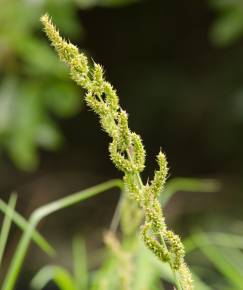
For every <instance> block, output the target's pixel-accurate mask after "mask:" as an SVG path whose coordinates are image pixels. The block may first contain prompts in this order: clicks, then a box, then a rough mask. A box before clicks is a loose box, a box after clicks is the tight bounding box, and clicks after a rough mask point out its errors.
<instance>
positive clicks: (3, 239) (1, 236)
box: [0, 194, 17, 267]
mask: <svg viewBox="0 0 243 290" xmlns="http://www.w3.org/2000/svg"><path fill="white" fill-rule="evenodd" d="M16 201H17V196H16V194H11V196H10V198H9V202H8V206H9V207H8V209H7V211H6V213H5V217H4V220H3V224H2V229H1V233H0V267H1V264H2V258H3V254H4V251H5V247H6V243H7V239H8V236H9V231H10V227H11V223H12V219H13V211H14V208H15V205H16Z"/></svg>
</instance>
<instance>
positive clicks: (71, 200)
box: [2, 179, 123, 290]
mask: <svg viewBox="0 0 243 290" xmlns="http://www.w3.org/2000/svg"><path fill="white" fill-rule="evenodd" d="M113 187H118V188H120V189H122V187H123V182H122V181H121V180H120V179H114V180H110V181H107V182H104V183H101V184H99V185H96V186H93V187H90V188H89V189H86V190H82V191H80V192H77V193H74V194H72V195H70V196H67V197H64V198H61V199H59V200H57V201H54V202H51V203H49V204H47V205H44V206H41V207H39V208H37V209H36V210H35V211H34V212H33V213H32V215H31V216H30V220H29V225H28V227H27V229H26V231H25V232H24V234H23V235H22V238H21V240H20V242H19V244H18V247H17V249H16V251H15V254H14V257H13V259H12V261H11V264H10V267H9V270H8V273H7V276H6V278H5V280H4V282H3V286H2V290H13V289H14V286H15V284H16V281H17V279H18V276H19V273H20V269H21V265H22V263H23V261H24V258H25V255H26V252H27V249H28V246H29V243H30V240H31V237H32V234H33V231H34V229H35V228H36V226H37V224H38V223H39V222H40V220H41V219H43V218H44V217H46V216H47V215H49V214H51V213H54V212H56V211H58V210H61V209H63V208H66V207H69V206H71V205H73V204H76V203H78V202H80V201H83V200H86V199H88V198H90V197H93V196H95V195H97V194H99V193H101V192H103V191H106V190H108V189H111V188H113Z"/></svg>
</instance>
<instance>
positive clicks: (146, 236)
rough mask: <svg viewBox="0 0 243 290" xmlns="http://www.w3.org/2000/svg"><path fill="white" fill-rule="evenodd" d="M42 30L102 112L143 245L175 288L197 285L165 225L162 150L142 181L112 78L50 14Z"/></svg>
mask: <svg viewBox="0 0 243 290" xmlns="http://www.w3.org/2000/svg"><path fill="white" fill-rule="evenodd" d="M41 21H42V23H43V25H44V30H45V32H46V34H47V36H48V37H49V39H50V41H51V43H52V46H54V48H55V49H56V51H57V53H58V55H59V57H60V59H61V60H62V61H63V62H65V63H66V64H67V65H68V66H69V68H70V74H71V78H72V79H73V80H74V81H75V82H76V83H77V84H78V85H79V86H81V87H82V88H83V89H84V90H85V91H86V95H85V101H86V103H87V105H88V106H89V107H90V108H91V109H92V110H93V111H94V112H95V113H96V114H97V115H98V116H99V119H100V124H101V126H102V128H103V130H104V131H105V132H106V133H107V134H108V135H109V136H110V137H111V139H112V141H111V143H110V145H109V152H110V158H111V160H112V162H113V163H114V164H115V166H116V167H117V168H118V169H119V170H121V171H122V172H123V173H124V184H125V187H126V188H127V191H128V192H129V196H130V198H131V199H133V200H134V201H136V202H137V204H138V205H139V207H140V208H141V209H142V212H143V215H144V224H143V226H142V227H141V237H142V239H143V241H144V243H145V245H146V246H147V247H148V248H149V249H150V250H151V251H152V252H153V253H154V254H155V255H156V256H157V257H158V258H159V259H160V260H161V261H162V262H166V263H168V264H169V265H170V267H171V269H172V271H173V273H174V277H175V284H176V287H177V289H183V290H191V289H193V285H192V278H191V274H190V271H189V270H188V268H187V266H186V264H185V262H184V247H183V245H182V243H181V241H180V238H179V236H177V235H175V234H174V233H173V232H172V231H169V230H167V227H166V224H165V221H164V216H163V212H162V208H161V205H160V202H159V200H158V196H159V194H160V193H161V192H162V191H163V187H164V184H165V181H166V177H167V173H168V166H167V160H166V157H165V155H164V153H162V152H160V153H159V154H158V156H157V162H158V165H159V169H158V170H157V171H155V174H154V179H153V180H152V181H151V182H150V183H147V184H146V185H144V184H143V182H142V180H141V177H140V173H141V172H142V171H143V169H144V166H145V165H144V164H145V155H146V154H145V150H144V147H143V144H142V140H141V137H140V136H139V135H138V134H136V133H134V132H132V131H131V130H130V129H129V127H128V115H127V113H126V112H125V111H124V110H122V109H121V107H120V105H119V98H118V96H117V93H116V91H115V90H114V88H113V87H112V86H111V84H110V83H108V82H107V81H105V79H104V72H103V68H102V67H101V66H100V65H99V64H96V63H94V65H93V66H91V65H89V63H88V59H87V57H86V56H85V55H84V54H83V53H80V52H79V50H78V48H77V47H76V46H74V45H73V44H71V43H70V42H67V41H65V40H64V39H63V38H62V37H61V36H60V34H59V32H58V30H57V29H56V27H55V26H54V25H53V24H52V22H51V20H50V18H49V17H48V15H44V16H43V17H42V18H41Z"/></svg>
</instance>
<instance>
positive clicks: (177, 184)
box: [160, 177, 220, 206]
mask: <svg viewBox="0 0 243 290" xmlns="http://www.w3.org/2000/svg"><path fill="white" fill-rule="evenodd" d="M219 187H220V184H219V182H217V181H216V180H213V179H197V178H184V177H177V178H173V179H171V180H169V181H168V182H167V185H166V188H165V190H164V191H163V192H162V193H161V195H160V202H161V204H162V205H163V206H165V205H166V204H167V202H168V201H169V200H170V198H171V197H172V196H173V195H174V194H175V193H176V192H178V191H189V192H215V191H217V190H218V189H219Z"/></svg>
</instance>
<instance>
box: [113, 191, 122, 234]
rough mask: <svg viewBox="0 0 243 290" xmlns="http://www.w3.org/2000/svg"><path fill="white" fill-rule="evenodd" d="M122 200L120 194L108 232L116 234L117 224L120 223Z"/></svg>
mask: <svg viewBox="0 0 243 290" xmlns="http://www.w3.org/2000/svg"><path fill="white" fill-rule="evenodd" d="M123 199H124V194H123V193H122V194H121V195H120V197H119V201H118V204H117V206H116V209H115V212H114V214H113V217H112V220H111V224H110V230H111V231H112V232H116V230H117V228H118V226H119V222H120V218H121V205H122V202H123Z"/></svg>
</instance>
